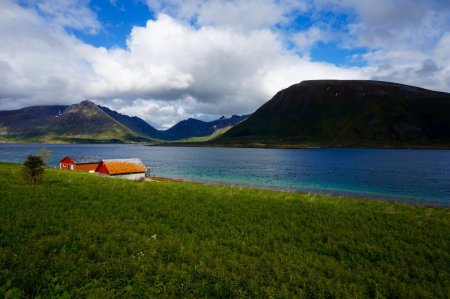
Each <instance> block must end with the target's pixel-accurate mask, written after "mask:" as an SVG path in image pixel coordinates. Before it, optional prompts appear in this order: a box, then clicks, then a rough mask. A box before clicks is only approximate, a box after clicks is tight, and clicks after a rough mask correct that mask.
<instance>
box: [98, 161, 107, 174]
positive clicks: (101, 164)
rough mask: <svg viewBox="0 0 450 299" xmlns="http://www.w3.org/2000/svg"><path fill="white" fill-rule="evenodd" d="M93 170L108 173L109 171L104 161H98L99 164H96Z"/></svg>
mask: <svg viewBox="0 0 450 299" xmlns="http://www.w3.org/2000/svg"><path fill="white" fill-rule="evenodd" d="M95 172H97V173H103V174H109V171H108V169H107V168H106V166H105V163H103V162H100V164H98V166H97V168H96V169H95Z"/></svg>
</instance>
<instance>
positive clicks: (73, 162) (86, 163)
mask: <svg viewBox="0 0 450 299" xmlns="http://www.w3.org/2000/svg"><path fill="white" fill-rule="evenodd" d="M100 161H101V159H100V158H98V157H87V156H85V157H70V156H67V157H65V158H64V159H62V160H61V161H59V169H64V170H76V171H91V172H93V171H95V169H96V168H97V166H98V164H99V163H100Z"/></svg>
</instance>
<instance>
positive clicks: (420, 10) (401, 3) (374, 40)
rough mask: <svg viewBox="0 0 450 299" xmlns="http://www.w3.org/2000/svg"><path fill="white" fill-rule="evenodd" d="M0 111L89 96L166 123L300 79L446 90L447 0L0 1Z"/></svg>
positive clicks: (213, 113) (212, 115)
mask: <svg viewBox="0 0 450 299" xmlns="http://www.w3.org/2000/svg"><path fill="white" fill-rule="evenodd" d="M0 40H1V41H2V42H1V43H0V110H9V109H18V108H22V107H26V106H34V105H52V104H73V103H78V102H80V101H82V100H85V99H89V100H92V101H94V102H95V103H97V104H99V105H103V106H107V107H109V108H111V109H114V110H116V111H119V112H121V113H124V114H128V115H130V116H134V115H136V116H139V117H141V118H143V119H145V120H146V121H147V122H149V123H150V124H151V125H153V126H155V127H157V128H160V129H164V128H168V127H170V126H171V125H173V124H175V123H176V122H178V121H180V120H183V119H187V118H189V117H193V118H198V119H202V120H213V119H216V118H219V117H220V116H222V115H225V116H230V115H232V114H247V113H251V112H254V111H255V110H256V109H257V108H259V107H260V106H261V105H262V104H264V103H265V102H267V101H268V100H270V98H271V97H272V96H273V95H274V94H275V93H276V92H277V91H279V90H281V89H283V88H286V87H289V86H290V85H292V84H295V83H298V82H301V81H303V80H314V79H365V80H369V79H370V80H383V81H392V82H398V83H403V84H410V85H415V86H420V87H424V88H428V89H433V90H439V91H447V92H450V1H448V0H240V1H239V0H204V1H200V0H167V1H162V0H97V1H96V0H0Z"/></svg>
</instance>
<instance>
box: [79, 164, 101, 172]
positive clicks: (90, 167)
mask: <svg viewBox="0 0 450 299" xmlns="http://www.w3.org/2000/svg"><path fill="white" fill-rule="evenodd" d="M97 166H98V163H92V164H75V167H74V168H75V169H74V170H77V171H91V170H95V169H96V168H97Z"/></svg>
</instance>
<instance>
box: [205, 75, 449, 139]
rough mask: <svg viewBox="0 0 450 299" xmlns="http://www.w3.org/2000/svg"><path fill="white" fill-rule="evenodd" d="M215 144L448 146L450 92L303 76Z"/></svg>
mask: <svg viewBox="0 0 450 299" xmlns="http://www.w3.org/2000/svg"><path fill="white" fill-rule="evenodd" d="M210 143H211V145H228V146H256V147H316V146H318V147H323V146H330V147H347V146H348V147H446V148H449V147H450V94H449V93H443V92H436V91H430V90H426V89H422V88H418V87H413V86H407V85H401V84H395V83H389V82H379V81H338V80H318V81H303V82H301V83H299V84H295V85H292V86H291V87H289V88H286V89H284V90H282V91H280V92H278V93H277V94H276V95H275V96H274V97H273V98H272V99H271V100H270V101H268V102H267V103H266V104H264V105H263V106H262V107H260V108H259V109H258V110H257V111H256V112H255V113H253V114H252V115H251V116H250V117H249V118H248V119H247V120H246V121H245V122H242V123H241V124H239V125H237V126H235V127H234V128H232V129H230V130H229V131H228V132H226V133H225V134H223V135H222V136H221V137H219V138H218V139H216V140H214V141H212V142H210Z"/></svg>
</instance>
